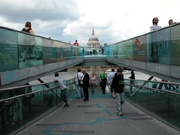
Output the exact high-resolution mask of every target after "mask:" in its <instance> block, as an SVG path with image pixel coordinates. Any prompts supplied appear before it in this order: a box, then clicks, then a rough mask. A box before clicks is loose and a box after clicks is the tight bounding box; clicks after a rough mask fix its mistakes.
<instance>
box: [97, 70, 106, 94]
mask: <svg viewBox="0 0 180 135" xmlns="http://www.w3.org/2000/svg"><path fill="white" fill-rule="evenodd" d="M99 79H100V87H101V89H102V93H103V94H105V88H106V83H107V74H106V73H105V70H103V73H101V74H100V76H99Z"/></svg>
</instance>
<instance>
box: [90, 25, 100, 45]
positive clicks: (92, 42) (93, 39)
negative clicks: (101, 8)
mask: <svg viewBox="0 0 180 135" xmlns="http://www.w3.org/2000/svg"><path fill="white" fill-rule="evenodd" d="M87 47H91V48H99V47H100V43H99V39H98V37H96V36H95V35H94V28H93V29H92V36H91V37H90V38H89V40H88V43H87Z"/></svg>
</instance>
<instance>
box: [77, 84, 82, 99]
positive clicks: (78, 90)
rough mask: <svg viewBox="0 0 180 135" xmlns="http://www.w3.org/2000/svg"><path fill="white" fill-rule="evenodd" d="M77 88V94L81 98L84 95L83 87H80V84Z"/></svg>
mask: <svg viewBox="0 0 180 135" xmlns="http://www.w3.org/2000/svg"><path fill="white" fill-rule="evenodd" d="M76 90H77V96H78V97H79V98H80V97H82V96H83V88H82V87H80V86H79V85H76Z"/></svg>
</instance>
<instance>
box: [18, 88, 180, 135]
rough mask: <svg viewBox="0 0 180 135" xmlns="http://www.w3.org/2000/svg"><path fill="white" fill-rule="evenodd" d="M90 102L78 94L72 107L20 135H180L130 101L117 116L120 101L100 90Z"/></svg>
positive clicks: (71, 104) (45, 119)
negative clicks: (120, 114)
mask: <svg viewBox="0 0 180 135" xmlns="http://www.w3.org/2000/svg"><path fill="white" fill-rule="evenodd" d="M89 97H90V98H89V101H88V102H84V101H83V100H82V99H77V97H76V95H74V96H73V97H72V98H71V99H69V103H70V106H69V107H68V108H64V107H63V106H61V107H59V108H58V109H56V110H55V111H54V112H52V113H50V114H49V115H47V116H46V117H44V118H42V119H41V120H39V121H37V122H36V123H34V124H32V125H31V126H29V127H27V128H25V129H24V130H22V131H20V132H19V133H17V134H18V135H78V134H81V135H90V134H92V135H120V134H121V135H132V134H133V135H162V134H163V135H179V134H180V132H179V131H177V130H175V129H174V128H172V127H170V126H168V125H166V124H164V123H162V122H160V121H158V120H156V119H155V118H153V117H151V116H149V115H148V114H147V113H145V112H142V111H141V110H139V109H137V108H136V107H134V106H133V105H132V104H130V103H129V102H127V101H126V102H125V103H124V104H123V112H124V116H119V115H117V112H116V109H115V105H116V100H115V99H113V98H111V96H110V93H106V94H105V95H104V94H102V92H101V90H100V88H96V90H95V94H94V95H92V94H91V93H90V90H89Z"/></svg>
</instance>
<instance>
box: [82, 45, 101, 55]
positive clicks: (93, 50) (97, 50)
mask: <svg viewBox="0 0 180 135" xmlns="http://www.w3.org/2000/svg"><path fill="white" fill-rule="evenodd" d="M84 55H85V56H96V55H97V56H102V55H105V48H104V47H84Z"/></svg>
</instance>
